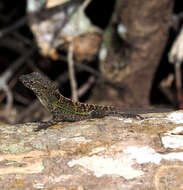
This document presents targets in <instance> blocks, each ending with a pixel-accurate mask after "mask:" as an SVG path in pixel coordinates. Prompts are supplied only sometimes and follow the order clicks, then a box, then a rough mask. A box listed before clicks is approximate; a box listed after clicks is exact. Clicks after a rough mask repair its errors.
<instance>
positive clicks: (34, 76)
mask: <svg viewBox="0 0 183 190" xmlns="http://www.w3.org/2000/svg"><path fill="white" fill-rule="evenodd" d="M20 80H21V82H22V83H23V84H24V85H25V86H26V87H27V88H29V89H31V90H32V91H33V92H34V93H35V94H36V96H37V97H38V99H39V100H40V102H41V103H42V104H43V105H44V107H45V108H46V109H47V110H48V111H49V112H51V114H52V116H53V121H50V122H46V123H42V125H41V126H40V127H39V128H38V129H37V130H40V129H42V128H44V129H45V128H47V127H49V126H50V125H53V124H55V123H58V122H59V121H80V120H85V119H92V118H101V117H105V116H117V117H119V116H121V117H127V118H129V117H133V118H138V119H139V118H140V119H142V117H141V116H139V115H136V114H130V113H125V112H123V111H120V108H117V107H113V106H102V105H95V104H85V103H80V102H74V101H72V100H71V99H69V98H65V97H64V96H62V95H61V93H60V92H59V90H58V89H57V88H56V86H55V84H54V83H52V82H51V81H50V80H49V79H48V78H47V77H44V76H42V75H41V74H40V73H36V72H33V73H31V74H27V75H22V76H21V77H20Z"/></svg>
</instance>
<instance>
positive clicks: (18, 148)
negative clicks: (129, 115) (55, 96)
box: [0, 111, 183, 190]
mask: <svg viewBox="0 0 183 190" xmlns="http://www.w3.org/2000/svg"><path fill="white" fill-rule="evenodd" d="M143 116H144V117H146V118H145V119H144V120H135V119H134V120H132V119H123V118H121V119H119V118H113V117H106V118H104V119H95V120H89V121H81V122H75V123H60V124H58V125H56V126H53V127H52V128H50V129H48V130H46V131H40V132H33V128H35V127H36V125H37V124H31V123H30V124H24V125H23V124H20V125H16V126H3V125H1V126H0V135H1V137H0V189H2V190H4V189H9V190H11V189H18V190H28V189H40V188H42V189H57V190H58V189H60V190H71V189H72V190H73V189H77V190H84V189H87V190H114V189H120V190H131V189H135V190H160V189H161V190H165V189H169V190H175V189H182V188H183V136H182V134H183V127H182V124H183V111H178V112H169V113H156V114H155V113H154V114H144V115H143Z"/></svg>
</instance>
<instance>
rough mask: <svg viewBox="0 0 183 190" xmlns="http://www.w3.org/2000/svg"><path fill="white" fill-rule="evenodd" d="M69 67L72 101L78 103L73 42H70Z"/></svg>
mask: <svg viewBox="0 0 183 190" xmlns="http://www.w3.org/2000/svg"><path fill="white" fill-rule="evenodd" d="M68 67H69V78H70V85H71V92H72V99H73V100H74V101H78V92H77V82H76V77H75V72H74V61H73V41H71V42H70V44H69V49H68Z"/></svg>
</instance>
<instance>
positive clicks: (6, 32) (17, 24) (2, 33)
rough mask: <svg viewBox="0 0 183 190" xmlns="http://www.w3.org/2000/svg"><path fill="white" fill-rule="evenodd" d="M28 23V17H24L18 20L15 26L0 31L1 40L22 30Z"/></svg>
mask: <svg viewBox="0 0 183 190" xmlns="http://www.w3.org/2000/svg"><path fill="white" fill-rule="evenodd" d="M26 22H27V17H26V16H24V17H23V18H21V19H20V20H18V21H17V22H15V23H14V24H13V25H11V26H10V27H8V28H5V29H3V30H0V38H1V37H3V36H5V35H7V34H8V33H10V32H12V31H13V30H16V29H17V28H20V27H21V26H23V25H24V24H25V23H26Z"/></svg>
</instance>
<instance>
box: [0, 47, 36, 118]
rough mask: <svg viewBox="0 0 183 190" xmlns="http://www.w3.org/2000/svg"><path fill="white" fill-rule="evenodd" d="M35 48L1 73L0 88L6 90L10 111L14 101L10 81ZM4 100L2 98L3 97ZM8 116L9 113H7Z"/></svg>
mask: <svg viewBox="0 0 183 190" xmlns="http://www.w3.org/2000/svg"><path fill="white" fill-rule="evenodd" d="M33 52H34V50H33V49H32V50H30V51H27V52H26V53H25V55H24V56H22V57H20V58H19V59H18V60H16V61H15V62H14V63H13V64H12V65H11V66H9V68H8V69H6V71H5V72H4V73H2V74H1V75H0V90H3V91H4V92H5V95H6V96H7V105H6V111H7V113H9V111H10V108H11V106H12V103H13V95H12V92H11V90H10V88H9V87H8V81H9V79H10V78H11V77H12V75H13V74H14V72H15V71H16V70H17V69H18V68H19V67H20V66H21V65H22V64H24V62H25V61H26V60H27V58H28V57H30V56H31V55H32V53H33ZM1 100H2V99H1ZM7 116H8V114H7Z"/></svg>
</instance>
